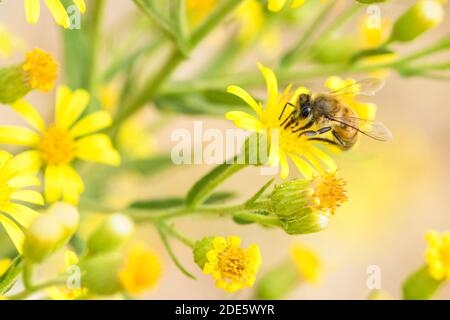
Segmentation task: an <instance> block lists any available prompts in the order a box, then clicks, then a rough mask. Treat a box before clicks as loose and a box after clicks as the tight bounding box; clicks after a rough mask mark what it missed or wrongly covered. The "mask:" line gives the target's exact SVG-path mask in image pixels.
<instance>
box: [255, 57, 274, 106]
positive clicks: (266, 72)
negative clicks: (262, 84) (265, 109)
mask: <svg viewBox="0 0 450 320" xmlns="http://www.w3.org/2000/svg"><path fill="white" fill-rule="evenodd" d="M258 67H259V69H260V70H261V73H262V74H263V76H264V80H265V81H266V87H267V94H268V98H267V105H268V106H274V105H276V103H277V100H278V82H277V78H276V77H275V74H274V73H273V71H272V70H271V69H269V68H266V67H264V66H263V65H262V64H259V63H258Z"/></svg>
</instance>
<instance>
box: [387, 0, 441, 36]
mask: <svg viewBox="0 0 450 320" xmlns="http://www.w3.org/2000/svg"><path fill="white" fill-rule="evenodd" d="M443 19H444V9H443V8H442V4H441V3H440V2H439V1H437V0H419V1H417V2H416V4H414V5H413V6H412V7H411V8H409V9H408V10H407V11H406V12H405V13H404V14H403V15H402V16H401V17H400V18H398V20H397V21H396V22H395V24H394V27H393V30H392V34H391V41H401V42H408V41H412V40H414V39H416V38H417V37H418V36H420V35H421V34H423V33H424V32H426V31H428V30H430V29H432V28H434V27H436V26H437V25H439V24H440V23H441V22H442V20H443Z"/></svg>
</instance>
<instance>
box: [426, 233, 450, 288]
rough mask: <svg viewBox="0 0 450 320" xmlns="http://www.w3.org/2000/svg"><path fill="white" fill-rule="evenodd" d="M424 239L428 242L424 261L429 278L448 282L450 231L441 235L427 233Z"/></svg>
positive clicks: (449, 273) (449, 276)
mask: <svg viewBox="0 0 450 320" xmlns="http://www.w3.org/2000/svg"><path fill="white" fill-rule="evenodd" d="M425 239H426V240H427V242H428V248H427V250H426V251H425V260H426V262H427V265H428V272H429V274H430V276H431V277H433V278H434V279H436V280H447V281H448V280H450V231H446V232H444V233H442V234H440V233H438V232H437V231H428V232H427V234H426V236H425Z"/></svg>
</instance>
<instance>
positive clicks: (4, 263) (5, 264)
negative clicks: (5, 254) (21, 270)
mask: <svg viewBox="0 0 450 320" xmlns="http://www.w3.org/2000/svg"><path fill="white" fill-rule="evenodd" d="M10 265H11V259H2V260H0V277H1V276H2V275H4V274H5V272H6V271H7V270H8V268H9V266H10Z"/></svg>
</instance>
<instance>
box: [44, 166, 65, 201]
mask: <svg viewBox="0 0 450 320" xmlns="http://www.w3.org/2000/svg"><path fill="white" fill-rule="evenodd" d="M44 176H45V199H46V200H47V202H48V203H53V202H56V201H58V200H59V199H61V193H62V188H61V186H62V181H61V180H62V179H61V172H60V169H59V167H57V166H47V168H45V174H44Z"/></svg>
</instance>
